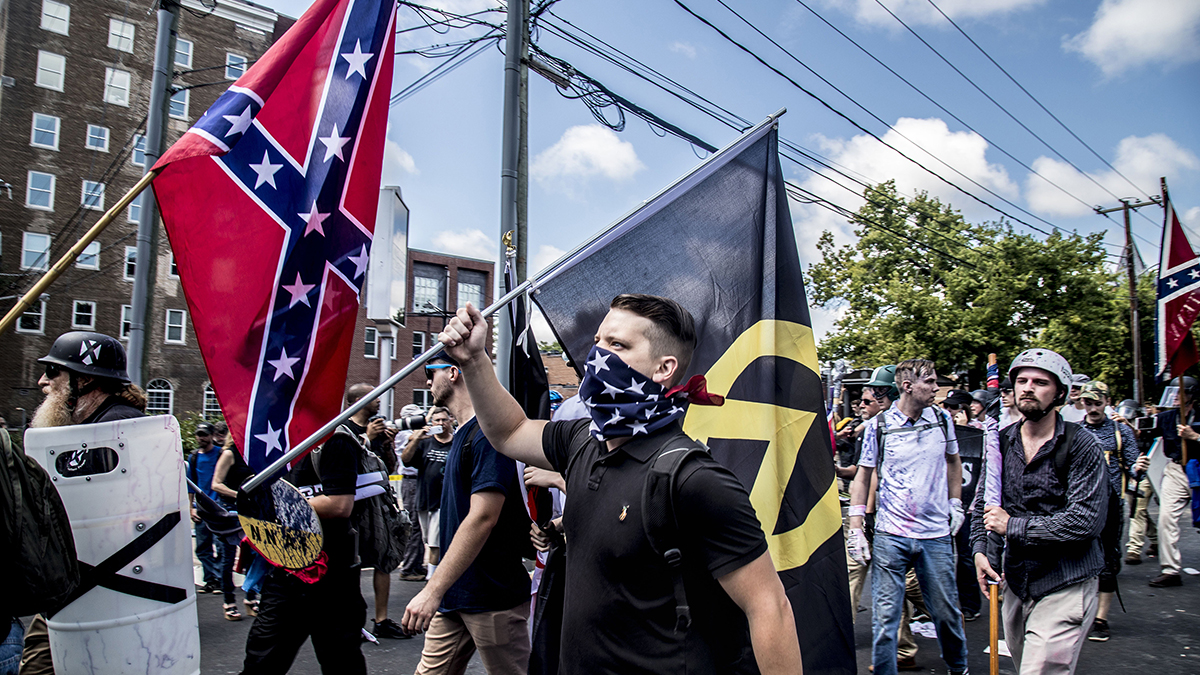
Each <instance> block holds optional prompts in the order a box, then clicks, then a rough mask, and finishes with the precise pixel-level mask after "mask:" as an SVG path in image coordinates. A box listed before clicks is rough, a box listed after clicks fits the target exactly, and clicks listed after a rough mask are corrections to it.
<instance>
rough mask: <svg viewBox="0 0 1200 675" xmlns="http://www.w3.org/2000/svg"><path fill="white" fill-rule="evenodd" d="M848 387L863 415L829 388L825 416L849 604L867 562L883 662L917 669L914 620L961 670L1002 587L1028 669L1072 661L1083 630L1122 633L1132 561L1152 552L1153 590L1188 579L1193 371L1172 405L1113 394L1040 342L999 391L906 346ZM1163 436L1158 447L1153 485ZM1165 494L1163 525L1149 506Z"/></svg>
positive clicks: (1175, 386)
mask: <svg viewBox="0 0 1200 675" xmlns="http://www.w3.org/2000/svg"><path fill="white" fill-rule="evenodd" d="M997 379H999V378H997ZM996 384H999V386H998V387H996V386H995V385H996ZM841 394H842V396H844V397H845V401H844V402H845V403H847V404H848V405H847V407H848V408H849V409H850V410H851V411H852V414H851V415H849V416H844V417H843V416H842V415H840V414H838V410H839V408H840V407H841V405H837V404H841V403H843V401H840V400H839V401H836V404H835V405H834V406H833V410H832V411H831V415H830V422H831V432H832V433H833V435H834V440H835V445H836V455H837V460H836V472H837V475H838V477H839V479H841V480H842V481H843V482H844V483H843V484H844V486H845V487H846V490H845V492H846V493H848V495H846V494H844V501H848V504H849V506H848V509H847V512H846V519H845V532H846V551H847V565H848V571H849V578H850V595H851V606H852V608H854V609H855V610H856V613H857V609H858V606H859V602H860V599H861V597H862V594H863V589H864V585H865V581H866V579H867V572H868V570H873V572H872V574H871V579H872V582H871V598H870V602H869V603H868V605H869V608H870V610H871V622H872V626H871V636H872V650H871V654H872V656H871V661H872V666H871V668H872V670H873V672H875V673H893V672H896V671H898V670H918V669H920V666H919V665H918V662H917V643H916V641H914V639H913V633H912V628H911V624H912V623H913V622H915V621H931V622H932V624H933V627H934V629H935V631H936V635H937V640H938V645H939V647H940V649H941V656H942V658H943V659H944V661H945V664H946V666H947V668H948V669H949V672H951V673H965V672H967V644H966V640H965V637H964V630H963V628H964V623H963V622H964V621H975V620H977V619H978V618H979V617H980V615H981V608H983V607H985V606H986V605H984V604H983V598H987V597H988V594H989V593H990V592H991V591H992V589H993V587H995V589H996V590H997V591H998V593H999V594H1000V598H999V600H1000V607H1001V611H1000V616H999V617H997V618H996V620H998V621H999V622H1000V623H1001V625H1002V626H1003V631H1002V636H1003V642H1004V644H1003V647H1002V649H1003V648H1004V647H1006V648H1007V650H1008V652H1010V653H1011V655H1012V658H1013V661H1014V663H1015V665H1016V667H1017V672H1019V673H1022V674H1025V673H1072V672H1074V670H1075V667H1076V664H1077V662H1078V659H1079V654H1080V650H1081V648H1082V646H1083V643H1084V641H1086V640H1090V641H1095V642H1107V641H1109V640H1110V639H1111V637H1112V631H1113V629H1112V628H1111V627H1110V625H1109V610H1110V608H1111V606H1112V601H1113V597H1114V594H1115V592H1116V590H1117V574H1118V572H1119V571H1120V569H1121V566H1122V565H1123V564H1124V565H1140V564H1142V563H1143V562H1144V561H1147V560H1148V561H1149V562H1151V563H1157V564H1158V565H1160V566H1161V569H1160V571H1159V573H1158V574H1156V575H1154V576H1152V577H1151V578H1150V579H1149V580H1148V583H1149V585H1150V586H1152V587H1155V588H1170V587H1176V586H1180V585H1182V583H1183V580H1182V579H1183V578H1182V576H1181V571H1182V563H1181V560H1180V553H1179V538H1180V532H1181V529H1180V522H1179V521H1180V519H1181V518H1183V517H1184V516H1185V513H1190V508H1189V507H1190V506H1191V503H1192V496H1191V489H1190V487H1189V481H1188V476H1187V475H1186V473H1185V468H1184V465H1185V463H1186V459H1187V457H1188V455H1187V454H1186V453H1187V451H1188V450H1189V449H1190V448H1189V446H1190V445H1191V444H1192V442H1194V441H1197V440H1200V434H1198V433H1197V431H1198V430H1200V420H1197V419H1196V415H1195V412H1194V409H1193V400H1194V399H1195V397H1196V396H1197V395H1200V383H1198V382H1197V381H1196V380H1195V379H1194V378H1191V377H1183V378H1176V379H1175V380H1174V381H1172V382H1171V383H1170V387H1169V388H1168V389H1167V390H1166V391H1165V392H1164V400H1166V399H1170V405H1169V407H1166V408H1165V409H1164V410H1162V411H1161V412H1160V411H1159V410H1158V409H1157V406H1155V405H1153V404H1151V403H1149V402H1147V403H1146V404H1145V406H1144V407H1140V406H1137V405H1136V404H1135V402H1134V401H1132V400H1124V401H1120V402H1119V403H1117V404H1116V405H1115V406H1114V405H1113V403H1114V401H1111V400H1110V397H1109V388H1108V386H1107V385H1106V384H1105V383H1104V382H1100V381H1096V380H1092V379H1091V378H1089V377H1088V376H1087V375H1084V374H1082V373H1077V372H1073V371H1072V368H1071V366H1070V364H1069V363H1068V362H1067V360H1066V359H1064V358H1063V357H1062V356H1061V355H1059V354H1057V353H1055V352H1053V351H1051V350H1049V349H1029V350H1026V351H1024V352H1022V353H1021V354H1019V355H1018V356H1017V357H1016V358H1015V359H1013V361H1012V363H1011V366H1010V368H1009V369H1008V371H1007V377H1004V379H1003V380H1002V381H999V382H998V383H997V382H995V381H993V387H992V388H985V389H977V390H975V391H966V390H964V389H957V388H952V387H951V388H948V389H947V388H942V387H939V385H938V377H937V372H936V370H935V365H934V363H933V362H931V361H929V360H925V359H911V360H908V361H903V362H901V363H899V364H895V365H884V366H880V367H878V368H875V369H874V370H873V371H872V374H871V378H870V381H869V382H867V383H866V384H865V385H864V386H862V387H861V390H856V391H851V390H850V389H849V388H843V389H842V390H841ZM972 439H973V440H974V443H975V444H976V446H981V447H977V448H976V449H977V451H978V452H977V454H978V455H979V456H981V458H982V462H980V463H977V464H976V466H977V468H976V470H975V472H974V473H975V475H973V476H972V475H970V472H966V473H965V472H964V466H965V465H964V458H963V457H962V456H961V455H960V449H963V448H967V447H969V446H970V445H971V443H972ZM1156 439H1161V440H1160V442H1159V444H1158V445H1157V446H1156V445H1155V441H1156ZM1152 447H1160V448H1161V450H1159V452H1161V454H1162V456H1163V457H1165V465H1164V468H1163V470H1162V478H1161V481H1160V482H1159V483H1158V486H1157V487H1158V493H1157V495H1155V491H1154V488H1153V487H1152V486H1151V480H1150V478H1149V476H1148V473H1147V469H1148V468H1149V466H1150V457H1149V454H1148V451H1149V450H1150V449H1151V448H1152ZM1197 447H1198V448H1200V446H1197ZM1190 453H1191V454H1190V457H1191V458H1196V457H1198V455H1197V454H1196V453H1197V450H1196V449H1191V450H1190ZM1193 464H1194V462H1193ZM1155 497H1156V498H1157V500H1158V503H1159V505H1160V506H1159V513H1158V518H1157V522H1155V521H1153V520H1151V518H1150V517H1149V514H1148V512H1147V505H1148V504H1149V502H1150V501H1151V500H1152V499H1153V498H1155ZM1130 502H1133V503H1130ZM1126 523H1128V524H1126ZM1126 528H1127V529H1126ZM1126 532H1128V539H1127V540H1126V539H1125V538H1124V534H1125V533H1126Z"/></svg>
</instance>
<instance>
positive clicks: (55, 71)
mask: <svg viewBox="0 0 1200 675" xmlns="http://www.w3.org/2000/svg"><path fill="white" fill-rule="evenodd" d="M66 72H67V57H65V56H63V55H62V54H55V53H53V52H44V51H42V50H40V49H39V50H38V62H37V79H36V80H35V83H36V84H37V86H39V87H42V88H45V89H53V90H54V91H62V90H63V80H64V79H65V78H66Z"/></svg>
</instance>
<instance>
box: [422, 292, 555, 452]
mask: <svg viewBox="0 0 1200 675" xmlns="http://www.w3.org/2000/svg"><path fill="white" fill-rule="evenodd" d="M490 333H491V330H490V329H489V328H488V325H487V320H485V319H484V318H483V315H482V314H480V313H479V310H478V309H476V308H475V307H474V305H472V304H471V303H467V306H466V307H464V308H463V309H460V310H458V313H457V314H455V316H454V318H453V319H451V320H450V323H449V324H447V326H446V329H445V330H443V331H442V333H441V335H439V336H438V340H440V341H441V343H442V344H443V345H445V347H446V353H447V354H449V355H450V356H452V357H453V358H454V359H455V360H456V361H458V364H459V367H460V368H461V369H462V372H463V376H464V378H465V380H466V384H467V391H468V392H470V394H471V405H472V406H473V407H474V408H475V417H476V419H478V420H479V426H480V428H481V429H483V435H484V436H486V437H487V439H488V441H490V442H491V444H492V446H493V447H495V448H496V450H497V451H498V452H500V454H503V455H507V456H509V457H511V458H513V459H515V460H517V461H520V462H524V463H526V464H530V465H533V466H537V467H541V468H543V469H551V468H553V467H551V466H550V462H548V461H547V460H546V453H545V452H544V451H543V449H542V429H543V428H544V427H545V426H546V422H545V421H543V420H531V419H529V418H527V417H525V412H524V411H523V410H521V406H520V404H518V403H517V401H516V399H514V398H513V397H512V395H511V394H509V393H508V392H507V391H505V390H504V387H502V386H500V381H499V380H497V379H496V371H495V367H494V366H493V365H492V360H491V358H490V357H489V356H488V353H487V349H486V347H487V337H488V335H489V334H490Z"/></svg>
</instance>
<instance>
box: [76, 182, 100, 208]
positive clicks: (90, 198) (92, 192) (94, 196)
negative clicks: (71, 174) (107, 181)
mask: <svg viewBox="0 0 1200 675" xmlns="http://www.w3.org/2000/svg"><path fill="white" fill-rule="evenodd" d="M79 203H80V204H82V205H83V208H85V209H88V210H90V211H103V210H104V183H98V182H96V181H93V180H85V181H83V193H82V195H81V196H80V198H79Z"/></svg>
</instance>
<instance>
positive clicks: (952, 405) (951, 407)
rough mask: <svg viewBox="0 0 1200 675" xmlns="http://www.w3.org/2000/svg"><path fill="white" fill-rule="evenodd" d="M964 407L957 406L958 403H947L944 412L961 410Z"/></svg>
mask: <svg viewBox="0 0 1200 675" xmlns="http://www.w3.org/2000/svg"><path fill="white" fill-rule="evenodd" d="M965 407H966V406H965V405H962V404H959V403H947V404H945V408H946V410H962V409H963V408H965Z"/></svg>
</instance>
